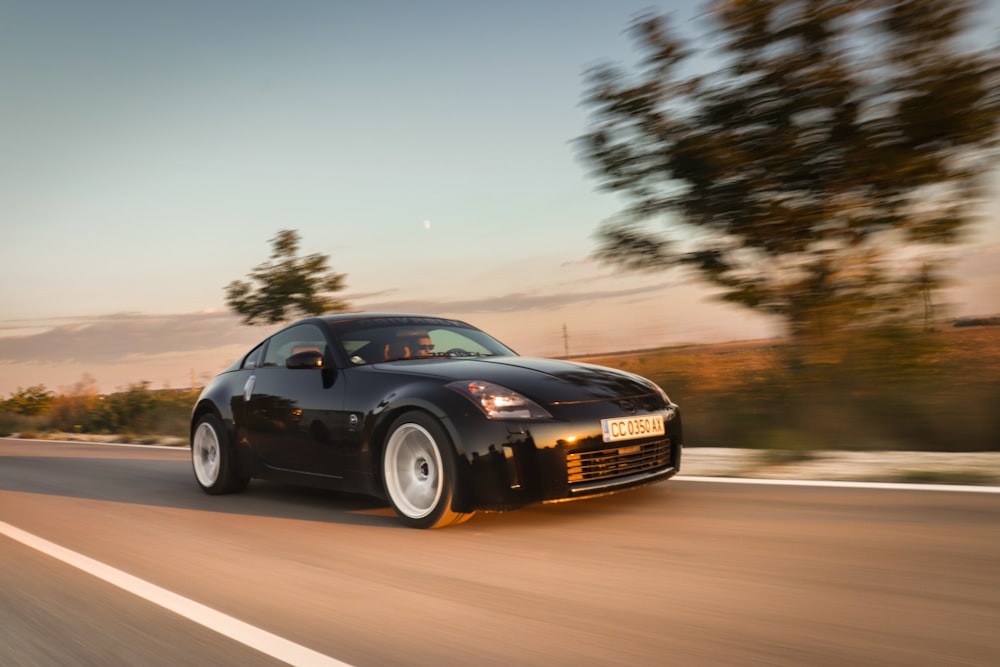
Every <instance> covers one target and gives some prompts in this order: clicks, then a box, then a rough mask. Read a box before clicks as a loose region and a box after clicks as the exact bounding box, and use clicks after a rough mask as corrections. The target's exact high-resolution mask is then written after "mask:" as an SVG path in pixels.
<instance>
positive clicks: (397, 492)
mask: <svg viewBox="0 0 1000 667" xmlns="http://www.w3.org/2000/svg"><path fill="white" fill-rule="evenodd" d="M442 468H443V466H442V462H441V452H440V451H438V445H437V443H436V442H435V441H434V436H432V435H431V434H430V432H428V431H427V429H425V428H424V427H423V426H420V425H419V424H414V423H406V424H402V425H400V427H399V428H397V429H396V430H395V431H393V432H392V435H391V436H390V437H389V442H388V443H386V446H385V459H384V464H383V472H384V473H385V486H386V490H387V491H388V493H389V495H390V496H391V499H392V501H393V503H394V504H395V505H396V507H397V508H398V509H399V511H400V512H401V513H402V514H404V515H406V516H407V517H409V518H411V519H421V518H423V517H425V516H427V515H428V514H430V513H431V512H433V511H434V509H435V508H436V507H437V506H438V503H439V502H440V500H441V492H442V489H443V477H442Z"/></svg>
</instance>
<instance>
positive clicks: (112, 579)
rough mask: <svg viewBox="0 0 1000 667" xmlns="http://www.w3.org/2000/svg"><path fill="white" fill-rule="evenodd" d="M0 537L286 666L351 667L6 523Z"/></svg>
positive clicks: (1, 529) (0, 528)
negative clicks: (84, 573)
mask: <svg viewBox="0 0 1000 667" xmlns="http://www.w3.org/2000/svg"><path fill="white" fill-rule="evenodd" d="M0 533H2V534H4V535H6V536H7V537H9V538H11V539H12V540H16V541H17V542H20V543H21V544H24V545H25V546H28V547H31V548H32V549H35V550H37V551H40V552H42V553H44V554H47V555H49V556H52V557H53V558H55V559H57V560H60V561H62V562H63V563H66V564H67V565H71V566H72V567H75V568H77V569H80V570H83V571H84V572H86V573H87V574H90V575H93V576H95V577H97V578H98V579H103V580H104V581H106V582H108V583H109V584H111V585H113V586H117V587H118V588H121V589H122V590H125V591H128V592H129V593H132V594H133V595H137V596H139V597H141V598H143V599H144V600H148V601H149V602H152V603H153V604H156V605H159V606H161V607H163V608H164V609H167V610H169V611H172V612H174V613H175V614H178V615H179V616H183V617H184V618H186V619H188V620H190V621H194V622H195V623H198V624H199V625H203V626H205V627H206V628H208V629H209V630H214V631H215V632H218V633H219V634H221V635H224V636H226V637H229V638H230V639H233V640H235V641H238V642H240V643H241V644H245V645H246V646H249V647H250V648H253V649H256V650H258V651H260V652H261V653H264V654H266V655H269V656H271V657H272V658H275V659H277V660H281V661H282V662H285V663H288V664H289V665H295V666H296V667H307V666H308V667H314V666H315V667H351V665H349V664H348V663H346V662H341V661H340V660H336V659H334V658H331V657H329V656H327V655H324V654H322V653H319V652H317V651H314V650H312V649H309V648H306V647H305V646H302V645H301V644H296V643H295V642H292V641H289V640H287V639H284V638H282V637H279V636H278V635H275V634H272V633H270V632H267V631H266V630H261V629H260V628H258V627H255V626H252V625H250V624H249V623H244V622H243V621H241V620H239V619H236V618H233V617H232V616H229V615H227V614H223V613H222V612H219V611H216V610H214V609H212V608H211V607H206V606H205V605H203V604H200V603H198V602H195V601H194V600H189V599H188V598H185V597H182V596H180V595H178V594H176V593H172V592H170V591H168V590H167V589H165V588H161V587H159V586H156V585H154V584H151V583H149V582H148V581H143V580H142V579H139V578H138V577H134V576H132V575H131V574H128V573H127V572H122V571H121V570H119V569H116V568H113V567H111V566H110V565H106V564H104V563H102V562H100V561H97V560H94V559H93V558H89V557H87V556H84V555H83V554H79V553H77V552H75V551H71V550H70V549H66V548H65V547H61V546H59V545H58V544H54V543H52V542H49V541H48V540H44V539H42V538H40V537H38V536H36V535H32V534H31V533H27V532H25V531H23V530H21V529H20V528H15V527H14V526H12V525H10V524H9V523H5V522H3V521H0Z"/></svg>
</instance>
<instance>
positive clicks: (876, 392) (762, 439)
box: [0, 319, 1000, 456]
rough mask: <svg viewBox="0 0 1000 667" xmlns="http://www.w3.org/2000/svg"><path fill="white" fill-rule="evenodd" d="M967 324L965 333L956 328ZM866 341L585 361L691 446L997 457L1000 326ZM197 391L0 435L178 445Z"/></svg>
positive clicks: (34, 420) (27, 415) (94, 406)
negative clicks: (671, 403) (612, 375)
mask: <svg viewBox="0 0 1000 667" xmlns="http://www.w3.org/2000/svg"><path fill="white" fill-rule="evenodd" d="M960 324H961V323H960ZM966 324H970V326H947V327H943V328H942V329H941V330H938V331H926V332H923V331H920V332H916V333H914V332H913V331H912V330H909V329H872V330H867V331H862V332H854V333H853V334H852V335H851V336H849V337H848V336H845V337H843V338H842V339H838V340H834V341H829V342H830V349H829V350H828V351H827V352H826V353H825V354H824V355H809V356H808V357H806V359H807V361H806V362H803V356H802V355H801V354H799V352H798V351H797V349H796V346H795V344H793V343H792V342H791V341H789V340H758V341H747V342H737V343H724V344H717V345H691V346H678V347H667V348H661V349H656V350H641V351H635V352H621V353H617V354H611V355H605V356H600V357H586V358H581V359H580V360H581V361H587V362H591V363H597V364H602V365H606V366H611V367H615V368H621V369H623V370H627V371H631V372H633V373H639V374H641V375H644V376H646V377H649V378H650V379H652V380H654V381H656V382H657V383H658V384H660V386H662V387H663V388H664V389H665V390H666V391H667V393H668V394H669V395H670V396H671V398H672V399H673V400H675V401H676V402H678V403H679V404H680V405H681V411H682V415H683V418H684V427H685V434H686V444H687V445H688V446H694V447H742V448H756V449H770V450H780V451H782V452H787V453H791V455H793V456H794V455H796V453H798V454H801V455H803V456H808V455H809V453H810V452H812V451H815V450H819V449H849V450H901V451H971V452H974V451H1000V410H997V406H1000V322H997V321H996V319H991V320H982V321H978V322H967V323H966ZM197 394H198V389H151V388H150V385H149V383H148V382H139V383H136V384H133V385H130V386H129V387H127V388H126V389H124V390H122V391H118V392H114V393H111V394H107V395H100V394H98V393H97V391H96V390H95V389H94V384H93V381H92V380H88V379H84V380H83V381H81V382H78V383H77V384H76V385H74V386H73V387H72V388H70V389H68V390H64V391H61V392H59V393H55V392H52V391H49V390H48V389H46V388H45V387H44V386H41V385H39V386H33V387H28V388H27V389H21V390H19V391H17V392H14V393H12V394H11V395H10V396H9V397H8V398H7V399H6V400H3V401H0V436H7V435H10V434H12V433H18V434H20V435H21V436H22V437H46V436H49V435H50V434H60V436H65V437H74V436H75V435H79V436H81V437H83V436H86V435H114V436H116V438H115V439H117V440H121V441H123V442H138V443H145V444H153V443H158V442H164V438H167V440H166V441H168V442H169V441H171V440H170V438H172V439H173V440H172V441H173V442H177V443H180V444H184V443H186V442H187V438H188V419H189V417H190V411H191V408H192V406H193V405H194V401H195V399H196V398H197Z"/></svg>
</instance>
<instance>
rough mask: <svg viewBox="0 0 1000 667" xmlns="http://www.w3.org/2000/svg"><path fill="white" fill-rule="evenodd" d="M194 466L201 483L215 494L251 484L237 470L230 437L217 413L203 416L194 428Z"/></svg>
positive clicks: (230, 491)
mask: <svg viewBox="0 0 1000 667" xmlns="http://www.w3.org/2000/svg"><path fill="white" fill-rule="evenodd" d="M191 466H192V467H193V468H194V478H195V480H197V482H198V486H200V487H201V488H202V490H203V491H204V492H205V493H208V494H211V495H213V496H217V495H222V494H224V493H238V492H240V491H242V490H243V489H245V488H247V484H249V483H250V478H249V477H244V476H241V475H239V474H238V473H237V470H236V456H235V454H234V453H233V448H232V446H231V445H230V443H229V436H228V434H227V433H226V429H225V428H224V427H223V426H222V422H221V421H220V420H219V418H218V417H216V416H215V415H214V414H207V415H203V416H202V417H201V418H200V419H199V420H198V423H197V424H196V425H195V427H194V430H193V431H191Z"/></svg>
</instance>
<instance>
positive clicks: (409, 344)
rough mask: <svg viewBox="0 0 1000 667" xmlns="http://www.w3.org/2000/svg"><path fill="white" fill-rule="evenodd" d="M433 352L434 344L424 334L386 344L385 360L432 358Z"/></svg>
mask: <svg viewBox="0 0 1000 667" xmlns="http://www.w3.org/2000/svg"><path fill="white" fill-rule="evenodd" d="M433 351H434V344H433V343H432V342H431V339H430V336H428V335H427V334H422V335H420V336H412V337H407V338H399V339H397V340H395V341H392V342H390V343H386V345H385V350H384V354H383V358H384V359H385V360H386V361H391V360H393V359H412V358H413V357H430V356H433Z"/></svg>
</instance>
